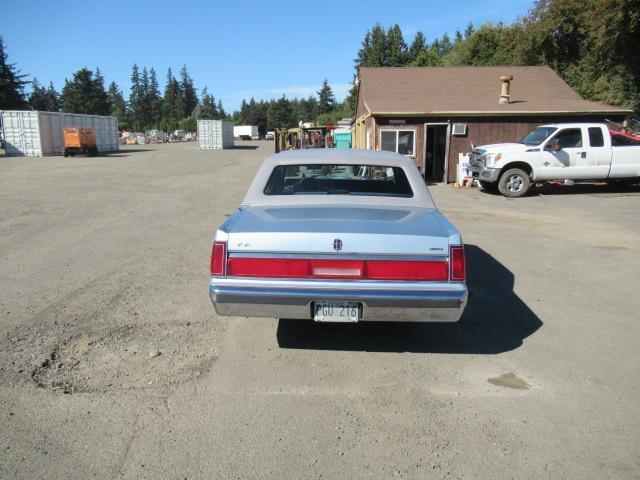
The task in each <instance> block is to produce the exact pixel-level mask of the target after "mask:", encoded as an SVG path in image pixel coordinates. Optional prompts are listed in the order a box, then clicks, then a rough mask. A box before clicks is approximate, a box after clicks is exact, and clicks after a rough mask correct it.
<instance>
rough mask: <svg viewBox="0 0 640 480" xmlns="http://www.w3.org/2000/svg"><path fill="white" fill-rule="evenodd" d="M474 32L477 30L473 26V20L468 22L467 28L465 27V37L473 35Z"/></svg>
mask: <svg viewBox="0 0 640 480" xmlns="http://www.w3.org/2000/svg"><path fill="white" fill-rule="evenodd" d="M473 32H475V27H474V26H473V23H472V22H469V23H468V24H467V28H465V29H464V38H465V40H466V39H467V38H469V37H470V36H471V35H473Z"/></svg>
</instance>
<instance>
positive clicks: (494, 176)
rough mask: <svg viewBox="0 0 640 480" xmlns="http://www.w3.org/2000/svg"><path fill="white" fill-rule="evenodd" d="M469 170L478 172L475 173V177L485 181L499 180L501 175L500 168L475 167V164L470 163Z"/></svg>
mask: <svg viewBox="0 0 640 480" xmlns="http://www.w3.org/2000/svg"><path fill="white" fill-rule="evenodd" d="M469 170H471V171H472V172H473V173H474V174H476V175H473V178H475V179H476V180H481V181H483V182H497V181H498V177H499V176H500V169H499V168H491V167H475V166H473V165H470V166H469Z"/></svg>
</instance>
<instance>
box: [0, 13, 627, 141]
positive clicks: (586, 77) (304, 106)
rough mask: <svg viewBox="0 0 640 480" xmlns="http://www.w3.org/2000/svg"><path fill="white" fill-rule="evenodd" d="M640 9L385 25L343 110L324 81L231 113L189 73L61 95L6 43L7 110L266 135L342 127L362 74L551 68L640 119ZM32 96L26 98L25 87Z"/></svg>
mask: <svg viewBox="0 0 640 480" xmlns="http://www.w3.org/2000/svg"><path fill="white" fill-rule="evenodd" d="M638 38H640V0H538V1H537V2H536V3H535V4H534V6H533V7H532V8H531V9H530V10H529V11H528V12H527V13H526V15H524V16H523V17H520V18H518V19H517V20H515V21H514V22H512V23H511V24H509V25H506V24H503V23H485V24H484V25H481V26H479V27H475V26H474V25H473V24H472V23H469V24H468V25H467V27H466V28H465V29H464V30H462V31H460V30H458V31H456V32H455V33H454V34H453V35H451V36H450V35H449V34H447V33H445V34H444V35H442V36H441V37H439V38H435V39H434V40H432V41H431V42H429V41H428V40H427V37H426V36H425V34H424V33H423V32H417V33H416V34H415V35H414V36H413V37H412V39H411V40H410V41H407V39H406V38H405V36H404V35H403V33H402V30H401V29H400V27H399V26H398V25H392V26H390V27H388V28H386V29H385V28H384V27H383V26H381V25H380V24H376V25H374V26H373V27H372V28H371V29H370V30H368V31H367V32H366V33H365V35H364V38H363V40H362V45H361V48H360V49H359V50H358V52H356V57H355V59H354V66H355V73H354V78H353V83H352V88H351V90H350V92H349V94H348V95H347V97H346V99H345V100H344V102H338V101H336V98H335V95H334V93H333V91H332V89H331V86H330V85H329V83H328V81H327V80H326V79H325V81H324V82H323V83H322V85H321V86H320V89H319V90H318V91H317V92H316V95H311V96H309V97H307V98H287V97H286V96H284V95H283V96H282V97H280V98H278V99H273V100H256V99H254V98H251V99H249V100H243V101H242V103H241V105H240V108H239V110H237V111H235V112H233V114H229V113H227V112H226V111H225V110H224V108H223V106H222V102H221V101H220V100H217V101H216V99H215V98H214V96H213V95H211V94H210V93H209V92H208V90H207V88H206V87H204V88H203V89H202V91H201V92H200V95H198V93H197V89H196V88H195V86H194V81H193V79H192V78H191V76H190V75H189V72H188V70H187V68H186V66H183V67H182V69H181V70H180V72H179V74H178V77H175V76H174V75H173V72H172V70H171V69H169V71H168V72H167V77H166V81H165V86H164V92H161V91H160V87H159V82H158V79H157V75H156V71H155V70H154V69H153V68H150V69H148V70H147V68H146V66H143V67H142V70H140V69H139V67H138V66H137V65H134V66H133V68H132V72H131V90H130V92H129V96H128V99H125V96H124V94H123V92H122V91H121V90H120V89H119V87H118V86H117V85H116V83H115V82H111V83H110V84H109V86H108V88H105V85H104V84H105V80H104V77H103V75H102V72H101V71H100V70H99V69H97V68H96V69H95V71H91V70H88V69H87V68H83V69H81V70H79V71H78V72H75V73H74V74H73V77H72V79H71V80H66V81H65V85H64V87H63V89H62V91H61V92H60V93H58V92H57V91H56V90H55V88H54V86H53V84H52V83H49V85H48V86H47V87H44V86H43V85H41V84H40V83H39V82H38V80H37V79H35V78H34V79H33V80H32V81H27V80H26V77H27V76H26V75H23V74H22V73H21V72H20V70H19V69H18V68H17V66H16V65H15V64H12V63H9V62H8V59H7V55H6V53H5V51H4V44H3V43H2V39H1V38H0V109H3V108H4V109H11V108H32V109H36V110H52V111H58V110H60V111H66V112H75V113H93V114H98V115H109V114H110V115H114V116H116V117H118V120H119V123H120V127H121V128H130V129H135V130H142V129H146V128H154V127H155V128H160V129H162V130H167V131H169V130H173V129H175V128H182V129H184V130H190V131H193V130H195V122H196V119H198V118H205V119H207V118H211V119H218V118H224V119H229V120H233V121H234V122H235V123H236V124H251V125H258V126H259V129H260V132H261V133H264V132H265V131H266V130H272V129H274V128H277V127H291V126H295V125H298V123H299V122H311V121H315V122H316V123H318V124H325V123H335V122H336V121H337V120H339V119H340V118H342V117H349V116H352V115H354V113H355V106H356V105H355V104H356V95H357V82H356V81H355V80H356V74H357V69H358V68H359V67H362V66H366V67H395V66H419V67H435V66H456V65H478V66H480V65H549V66H551V67H552V68H553V69H554V70H556V71H557V72H558V73H559V74H560V75H561V76H562V77H563V78H564V79H565V81H567V83H568V84H569V85H570V86H571V87H573V88H574V89H575V90H576V91H577V92H578V93H580V94H581V95H582V96H583V97H584V98H586V99H588V100H593V101H600V102H605V103H609V104H612V105H621V106H625V107H629V108H633V109H636V110H638V109H640V49H639V48H638V45H637V43H638ZM28 86H30V87H31V91H30V93H28V94H26V93H25V90H26V89H27V87H28Z"/></svg>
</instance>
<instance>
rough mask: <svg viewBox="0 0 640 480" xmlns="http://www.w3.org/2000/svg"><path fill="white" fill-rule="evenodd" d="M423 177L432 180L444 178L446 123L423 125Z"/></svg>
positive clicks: (447, 126) (442, 179)
mask: <svg viewBox="0 0 640 480" xmlns="http://www.w3.org/2000/svg"><path fill="white" fill-rule="evenodd" d="M425 129H426V130H425V154H424V178H425V180H428V181H432V182H442V181H444V180H445V178H444V176H445V172H446V168H445V162H446V160H447V132H448V130H449V125H448V124H446V123H445V124H426V125H425Z"/></svg>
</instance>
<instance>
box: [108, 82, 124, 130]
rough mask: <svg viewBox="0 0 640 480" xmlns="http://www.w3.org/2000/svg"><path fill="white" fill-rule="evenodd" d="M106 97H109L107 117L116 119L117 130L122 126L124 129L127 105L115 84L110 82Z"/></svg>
mask: <svg viewBox="0 0 640 480" xmlns="http://www.w3.org/2000/svg"><path fill="white" fill-rule="evenodd" d="M107 96H108V97H109V107H110V113H109V115H111V116H112V117H116V118H117V119H118V128H120V127H121V126H122V127H123V129H124V127H125V126H126V124H127V104H126V103H125V101H124V96H123V95H122V92H121V91H120V89H119V88H118V85H116V82H111V84H110V85H109V89H108V90H107Z"/></svg>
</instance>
